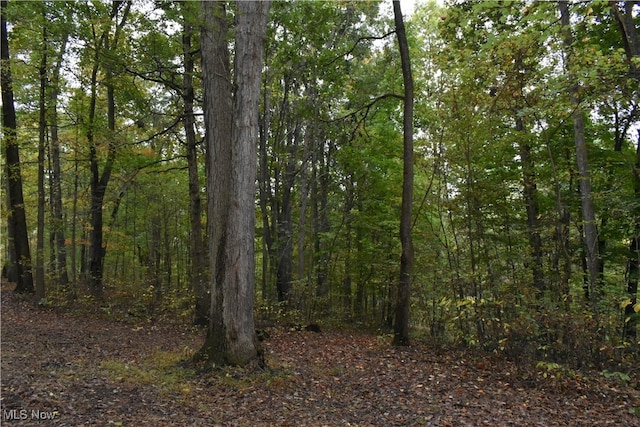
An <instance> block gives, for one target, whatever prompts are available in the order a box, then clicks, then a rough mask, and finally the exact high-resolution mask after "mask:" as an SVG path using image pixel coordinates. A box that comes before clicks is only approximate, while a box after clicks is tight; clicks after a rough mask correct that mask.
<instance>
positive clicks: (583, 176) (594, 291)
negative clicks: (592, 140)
mask: <svg viewBox="0 0 640 427" xmlns="http://www.w3.org/2000/svg"><path fill="white" fill-rule="evenodd" d="M559 7H560V14H561V23H562V31H563V41H564V45H565V49H566V52H567V68H568V71H567V74H568V77H569V80H570V84H571V87H570V88H569V94H570V98H571V104H572V106H573V108H574V110H573V113H572V119H573V137H574V143H575V149H576V160H577V166H578V175H579V179H578V184H579V188H580V200H581V202H582V221H583V222H582V227H583V230H584V246H585V250H586V261H587V279H588V285H589V287H588V292H589V298H590V301H591V305H592V307H591V308H592V310H593V311H594V314H597V313H598V310H599V308H598V303H599V301H600V300H601V298H602V272H601V264H602V259H601V257H600V249H599V242H598V229H597V224H596V214H595V207H594V203H593V191H592V189H591V173H590V171H589V159H588V155H587V141H586V137H585V125H584V111H583V108H582V105H581V99H580V89H579V86H578V82H577V80H576V77H575V75H574V74H573V71H572V68H573V61H574V55H575V53H574V52H573V51H572V49H573V46H572V45H573V35H572V33H571V23H570V19H571V18H570V15H569V6H568V3H567V2H566V1H560V2H559Z"/></svg>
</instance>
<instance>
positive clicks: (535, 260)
mask: <svg viewBox="0 0 640 427" xmlns="http://www.w3.org/2000/svg"><path fill="white" fill-rule="evenodd" d="M516 131H518V132H519V133H520V135H521V136H522V138H524V123H523V121H522V117H520V116H518V115H517V116H516ZM518 146H519V148H520V163H521V164H522V184H523V188H524V191H523V195H524V202H525V207H526V211H527V234H528V236H529V248H530V250H531V272H532V275H533V287H534V288H535V289H536V290H538V291H539V292H543V291H544V290H545V289H546V286H545V283H544V273H543V266H542V238H541V237H540V220H539V218H538V213H539V211H540V209H539V207H538V195H537V194H538V189H537V185H536V175H535V167H534V163H533V159H532V156H531V146H530V145H529V143H528V142H526V141H519V142H518Z"/></svg>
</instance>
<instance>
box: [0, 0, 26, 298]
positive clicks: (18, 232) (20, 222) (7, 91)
mask: <svg viewBox="0 0 640 427" xmlns="http://www.w3.org/2000/svg"><path fill="white" fill-rule="evenodd" d="M1 6H2V11H1V16H2V28H1V30H2V39H1V45H2V55H1V56H0V61H2V63H1V67H2V69H1V73H2V74H1V83H2V122H3V124H4V126H3V133H4V136H5V137H4V140H5V156H6V157H5V158H6V172H7V186H8V198H9V203H8V205H9V210H10V218H9V221H10V222H11V225H10V226H9V227H8V228H9V230H10V232H11V233H10V236H9V239H10V244H11V245H12V246H13V251H14V255H15V263H16V265H15V268H16V269H17V274H16V279H17V281H18V282H17V284H16V292H18V293H32V292H33V291H34V287H33V275H32V266H31V252H30V250H29V236H28V233H27V218H26V214H25V204H24V196H23V191H22V174H21V169H20V167H21V166H20V150H19V148H18V138H17V135H16V131H17V120H16V111H15V106H14V99H13V83H12V78H11V65H10V56H9V36H8V34H7V21H6V16H5V13H6V10H7V2H6V1H2V4H1ZM9 267H13V266H9Z"/></svg>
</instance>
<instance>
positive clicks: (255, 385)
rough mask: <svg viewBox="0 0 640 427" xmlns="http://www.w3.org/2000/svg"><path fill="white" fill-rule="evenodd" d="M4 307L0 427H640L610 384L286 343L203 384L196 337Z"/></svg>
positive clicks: (315, 338) (422, 352) (8, 298)
mask: <svg viewBox="0 0 640 427" xmlns="http://www.w3.org/2000/svg"><path fill="white" fill-rule="evenodd" d="M1 300H2V307H1V308H2V343H1V344H2V372H1V374H2V396H1V399H2V401H1V402H2V414H1V416H2V422H1V424H2V425H11V426H13V425H15V426H48V425H55V426H73V427H78V426H90V425H96V426H134V427H135V426H143V425H151V426H215V425H225V426H226V425H229V426H236V425H237V426H405V425H427V426H456V427H458V426H484V425H487V426H604V425H611V426H640V416H638V415H634V414H632V413H631V412H632V409H633V408H640V393H639V392H638V390H635V389H633V388H631V387H629V386H628V385H627V384H626V383H624V382H621V381H619V380H618V381H616V379H615V378H610V379H605V378H604V377H602V376H597V375H596V376H592V377H591V378H587V377H582V376H580V375H578V376H576V377H573V378H567V377H564V378H563V377H561V378H546V379H545V378H543V377H542V376H541V375H540V374H539V373H537V372H535V370H531V372H528V373H527V372H526V371H524V370H522V369H516V367H515V366H514V365H512V364H510V363H507V362H505V361H501V360H498V359H492V358H479V357H473V356H470V355H468V354H463V353H454V352H447V353H442V354H437V353H434V352H433V351H431V350H429V349H427V348H424V347H422V346H413V347H411V348H409V349H405V350H396V349H394V348H392V347H389V346H388V345H387V344H386V341H385V340H381V339H379V338H377V337H374V336H370V335H358V334H356V335H353V334H346V333H327V332H323V333H312V332H288V331H272V332H271V338H270V339H268V340H267V341H266V342H265V348H266V352H267V362H268V364H269V366H270V367H271V370H269V371H267V372H248V371H245V370H242V369H224V370H221V371H218V372H216V373H213V374H201V373H197V372H195V371H194V370H193V369H191V368H187V367H185V366H184V364H181V363H180V361H181V360H182V359H185V358H186V357H188V355H189V354H191V353H192V352H193V350H194V349H196V348H198V346H199V345H200V342H201V338H200V336H199V334H197V333H194V332H190V331H188V330H186V329H184V330H183V329H181V328H180V327H176V326H162V325H153V324H148V323H144V324H128V323H122V322H113V321H109V320H105V319H88V318H86V317H77V316H72V315H70V314H64V313H58V312H55V311H50V310H36V309H34V308H32V307H31V306H30V305H29V304H27V303H26V302H24V301H21V300H20V299H19V298H18V297H17V296H15V295H13V294H12V293H9V292H3V293H2V295H1Z"/></svg>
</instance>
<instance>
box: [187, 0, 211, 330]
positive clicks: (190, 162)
mask: <svg viewBox="0 0 640 427" xmlns="http://www.w3.org/2000/svg"><path fill="white" fill-rule="evenodd" d="M191 5H192V4H191V3H190V2H183V3H181V8H182V10H183V12H182V15H183V16H182V18H183V20H184V24H183V25H184V27H183V32H182V54H183V58H184V80H183V87H182V100H183V103H184V111H183V114H184V119H183V123H184V131H185V135H186V139H187V166H188V170H189V222H190V228H191V238H190V239H189V252H190V255H191V256H190V260H191V265H190V268H189V271H190V280H191V287H192V289H193V293H194V295H195V318H194V324H196V325H199V326H206V325H207V323H208V321H209V302H210V296H209V292H208V290H207V280H206V276H207V261H206V255H205V250H204V249H205V248H204V241H203V238H202V222H201V220H200V218H201V216H202V207H201V206H202V202H201V197H200V178H199V174H198V144H197V141H196V132H195V116H194V112H193V103H194V91H193V72H194V52H193V48H192V46H191V41H192V39H193V27H192V25H191V23H190V22H191V16H190V14H191V13H193V12H191Z"/></svg>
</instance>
